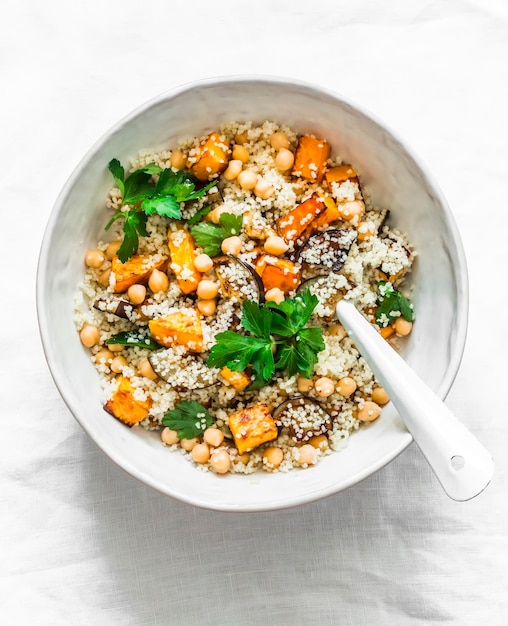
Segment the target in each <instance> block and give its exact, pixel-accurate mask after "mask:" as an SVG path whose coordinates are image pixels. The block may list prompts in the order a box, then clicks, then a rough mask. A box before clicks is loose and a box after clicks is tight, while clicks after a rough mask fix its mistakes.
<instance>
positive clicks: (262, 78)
mask: <svg viewBox="0 0 508 626" xmlns="http://www.w3.org/2000/svg"><path fill="white" fill-rule="evenodd" d="M255 82H260V83H269V84H271V85H279V86H281V87H282V88H284V87H285V86H286V87H295V86H296V87H300V88H302V89H305V90H307V91H310V92H314V93H320V94H322V95H324V96H326V97H328V98H332V99H334V100H336V101H338V102H340V103H342V104H344V105H346V106H349V107H351V108H352V109H354V110H356V111H357V112H358V113H360V114H361V115H363V116H365V117H366V118H368V119H370V120H371V121H372V122H374V123H375V124H377V125H378V126H379V127H380V128H382V129H383V130H385V131H386V132H387V133H388V134H390V135H391V137H392V139H393V140H394V141H395V142H397V143H398V144H399V145H400V147H401V148H402V149H403V151H404V152H405V153H406V154H407V155H408V157H409V158H410V159H411V160H412V161H413V162H414V164H415V165H416V166H417V168H418V169H419V170H420V172H421V173H422V175H423V177H424V178H425V180H426V183H427V184H428V185H429V187H430V188H432V190H433V192H434V193H435V196H436V198H437V200H438V202H439V204H440V205H441V207H442V210H443V216H444V221H445V223H446V226H447V228H448V231H449V233H450V234H451V245H452V248H453V253H454V255H455V259H456V261H457V263H456V289H457V311H456V324H455V343H454V346H453V350H452V351H451V354H450V359H449V362H448V366H447V369H446V373H445V376H444V377H443V380H442V381H441V384H440V386H439V388H438V389H437V391H436V393H437V395H438V396H439V397H440V398H441V399H442V400H444V399H445V398H446V396H447V394H448V392H449V391H450V388H451V386H452V385H453V382H454V380H455V378H456V376H457V373H458V370H459V367H460V363H461V361H462V357H463V354H464V349H465V345H466V336H467V327H468V317H469V311H468V306H469V284H468V269H467V261H466V256H465V252H464V247H463V244H462V240H461V237H460V233H459V230H458V227H457V224H456V222H455V219H454V217H453V214H452V211H451V209H450V206H449V205H448V202H447V200H446V198H445V196H444V194H443V192H442V190H441V188H440V186H439V185H438V183H437V181H436V180H435V178H434V175H433V174H432V173H431V172H430V171H429V168H428V167H427V165H426V164H425V163H424V162H423V161H422V159H421V158H420V157H419V156H418V155H417V154H416V153H415V152H414V150H413V149H412V148H411V147H410V146H408V145H407V144H406V142H405V141H404V140H403V139H402V138H401V137H400V136H399V135H398V133H397V132H396V131H394V130H393V128H392V127H391V126H390V125H389V124H387V123H386V122H385V121H383V120H381V119H380V118H378V117H377V115H376V114H374V113H372V112H371V111H370V110H369V109H367V108H366V107H364V106H363V105H359V104H357V103H356V102H355V101H354V100H352V99H351V98H349V97H346V96H344V95H342V94H341V93H338V92H336V91H334V90H332V89H328V88H326V87H323V86H322V85H319V84H315V83H311V82H308V81H303V80H300V79H296V78H290V77H283V76H278V75H270V74H267V75H265V74H249V75H241V74H233V75H224V76H212V77H208V78H203V79H200V80H193V81H189V82H186V83H182V84H180V85H178V86H176V87H174V88H173V89H170V90H168V91H164V92H162V93H160V94H158V95H156V96H154V97H152V98H150V99H149V100H147V101H146V102H144V103H142V104H140V105H138V106H137V107H135V108H134V109H132V110H131V111H130V112H129V113H127V114H126V115H124V116H123V117H122V118H121V119H120V120H119V121H118V122H117V123H116V124H114V125H113V126H111V127H110V128H109V129H107V130H106V131H105V132H104V133H103V134H102V135H101V136H100V137H99V138H98V139H97V140H96V141H95V142H94V143H93V144H92V146H91V147H90V148H89V149H88V150H87V152H86V153H85V154H84V156H83V157H82V158H81V159H80V160H79V162H78V163H77V165H76V166H75V167H74V169H73V171H72V172H71V174H70V176H69V177H68V179H67V181H66V182H65V184H64V186H63V187H62V189H61V191H60V193H59V194H58V196H57V198H56V200H55V203H54V205H53V208H52V210H51V213H50V215H49V218H48V222H47V224H46V228H45V230H44V234H43V238H42V242H41V248H40V252H39V259H38V263H37V272H36V311H37V320H38V326H39V334H40V338H41V343H42V347H43V351H44V355H45V358H46V361H47V364H48V368H49V370H50V374H51V376H52V378H53V380H54V383H55V385H56V387H57V389H58V391H59V393H60V396H61V397H62V399H63V401H64V403H65V404H66V405H67V407H68V409H69V410H70V412H71V414H72V415H73V416H74V418H75V419H76V421H77V422H78V423H79V424H80V426H81V427H82V428H83V430H84V431H85V432H86V433H87V434H88V436H89V437H90V438H91V439H92V441H93V442H94V443H95V444H96V445H97V447H98V448H100V449H101V450H102V452H104V453H105V454H106V455H107V456H108V457H109V458H110V459H111V460H112V461H114V462H115V463H116V464H117V465H118V466H119V467H120V468H122V469H123V470H124V471H126V472H127V473H128V474H130V475H131V476H133V477H134V478H136V479H138V480H139V481H141V482H142V483H144V484H146V485H149V486H150V487H153V488H154V489H156V490H157V491H159V492H161V493H163V494H165V495H168V496H171V497H173V498H175V499H178V500H180V501H182V502H185V503H187V504H191V505H194V506H197V507H200V508H204V509H209V510H216V511H225V512H254V511H272V510H281V509H286V508H291V507H294V506H298V505H301V504H306V503H309V502H313V501H316V500H319V499H321V498H325V497H327V496H331V495H333V494H336V493H340V492H342V491H344V490H346V489H349V488H350V487H353V486H354V485H356V484H358V483H360V482H361V481H363V480H365V479H366V478H368V477H369V476H371V475H373V474H375V473H376V472H377V471H379V470H380V469H382V468H383V467H385V466H386V465H388V463H390V462H391V461H392V460H393V459H395V458H396V457H397V456H398V455H399V454H401V453H402V452H403V451H404V450H405V449H406V448H407V447H408V446H409V445H410V444H411V443H412V441H413V438H412V436H411V434H410V433H409V432H406V433H404V436H403V437H400V438H399V444H398V445H397V446H394V448H393V450H392V451H391V452H390V453H389V454H385V455H384V456H383V457H381V458H379V459H377V460H376V461H375V462H373V463H371V464H369V465H368V466H367V467H366V468H365V469H364V470H363V471H361V472H358V473H356V474H354V475H353V476H351V477H349V478H348V479H347V480H344V481H342V482H341V483H340V484H337V485H335V486H334V485H331V486H329V487H326V488H323V489H317V490H314V491H312V492H311V493H309V494H306V495H302V496H300V497H297V498H295V497H292V498H291V499H289V500H287V501H286V500H282V501H279V500H278V501H274V502H273V503H267V504H254V505H252V506H249V505H240V506H235V505H234V504H230V503H227V504H221V503H220V502H219V503H212V502H210V503H209V502H202V501H200V500H198V499H196V498H195V497H193V496H192V494H190V495H189V494H182V493H179V492H176V491H174V490H172V489H171V488H168V486H167V485H165V484H163V483H162V482H161V481H158V480H156V479H153V478H152V477H151V476H149V475H147V474H145V472H144V471H142V470H140V469H138V468H137V467H135V466H133V465H132V464H131V463H130V462H129V461H128V460H126V459H125V458H124V457H122V456H121V455H120V454H117V453H116V452H115V451H114V450H111V449H108V447H107V446H106V445H104V442H100V443H99V441H97V438H96V437H95V434H94V433H93V432H92V430H91V429H90V428H89V426H88V424H87V421H86V419H83V416H82V415H81V411H80V408H79V406H77V405H76V404H75V402H74V401H73V398H71V396H70V394H69V393H67V391H66V389H65V385H64V384H63V382H62V379H61V373H60V366H59V359H58V354H57V353H56V350H54V349H53V345H52V342H51V338H50V331H49V320H48V316H47V315H46V310H45V305H44V294H45V292H46V272H45V268H46V265H47V259H48V256H49V254H50V240H51V236H52V233H53V230H54V228H55V224H56V222H57V218H58V215H59V213H60V210H61V208H62V206H63V204H64V203H65V200H66V198H67V196H68V194H69V192H70V190H71V189H72V187H73V186H74V184H75V182H76V180H77V179H78V178H79V176H80V174H81V171H82V170H83V169H84V167H85V166H86V164H87V163H88V162H89V161H90V160H91V159H92V158H93V157H94V155H95V154H96V153H97V152H98V151H99V150H100V149H101V148H102V147H103V146H104V144H106V143H107V141H108V140H109V138H110V136H111V135H113V134H115V133H117V132H118V131H120V130H121V129H122V128H123V127H124V126H126V125H128V124H129V123H130V122H131V121H132V120H133V119H135V118H136V117H138V116H139V115H141V114H143V113H144V112H146V111H148V110H149V109H151V108H152V107H154V106H156V105H158V104H160V103H162V102H165V101H170V100H172V99H174V98H176V97H177V96H179V95H180V94H182V93H184V92H187V91H191V90H194V89H200V88H203V87H206V86H215V87H217V86H220V85H223V84H230V83H255Z"/></svg>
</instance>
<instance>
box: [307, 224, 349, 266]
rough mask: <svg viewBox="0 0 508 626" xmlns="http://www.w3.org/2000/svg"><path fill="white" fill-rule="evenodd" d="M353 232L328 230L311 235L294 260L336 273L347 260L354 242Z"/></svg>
mask: <svg viewBox="0 0 508 626" xmlns="http://www.w3.org/2000/svg"><path fill="white" fill-rule="evenodd" d="M356 238H357V233H356V231H355V230H352V229H350V230H345V229H330V230H325V231H324V232H322V233H316V234H314V235H311V236H310V237H309V238H308V239H307V241H306V242H305V243H304V244H302V246H301V247H300V248H299V250H298V252H297V254H296V258H297V260H298V262H300V263H306V264H307V265H310V266H312V267H321V268H324V269H327V270H329V271H332V272H338V271H339V270H340V269H342V266H343V265H344V263H345V262H346V260H347V257H348V255H349V251H350V249H351V246H352V245H353V243H354V242H355V241H356Z"/></svg>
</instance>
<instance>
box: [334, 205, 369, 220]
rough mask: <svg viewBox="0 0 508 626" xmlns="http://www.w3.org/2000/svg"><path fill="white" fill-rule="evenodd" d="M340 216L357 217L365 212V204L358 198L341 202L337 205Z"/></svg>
mask: <svg viewBox="0 0 508 626" xmlns="http://www.w3.org/2000/svg"><path fill="white" fill-rule="evenodd" d="M337 208H338V210H339V213H340V216H341V217H342V218H343V219H345V220H349V221H351V220H353V219H354V218H355V217H356V218H357V219H358V218H359V217H360V216H361V215H363V214H364V212H365V205H364V203H363V202H361V201H360V200H352V201H351V202H343V203H341V204H339V205H338V206H337Z"/></svg>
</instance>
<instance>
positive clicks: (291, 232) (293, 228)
mask: <svg viewBox="0 0 508 626" xmlns="http://www.w3.org/2000/svg"><path fill="white" fill-rule="evenodd" d="M326 208H327V205H326V203H325V200H324V196H322V195H320V194H317V193H314V194H312V196H311V197H310V198H308V199H307V200H305V201H304V202H302V203H301V204H299V205H298V206H296V207H295V208H294V209H291V211H289V212H288V213H286V215H283V216H282V217H280V218H279V219H278V220H277V223H276V226H277V232H278V233H279V235H280V236H281V237H284V239H285V240H286V241H288V242H289V241H294V240H295V239H298V237H299V236H300V235H301V234H302V233H303V231H304V230H305V229H306V228H307V226H308V225H309V224H310V223H311V222H312V221H313V220H314V219H315V218H316V217H317V216H318V215H319V214H320V213H322V212H323V211H324V210H325V209H326Z"/></svg>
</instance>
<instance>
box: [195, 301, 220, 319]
mask: <svg viewBox="0 0 508 626" xmlns="http://www.w3.org/2000/svg"><path fill="white" fill-rule="evenodd" d="M196 306H197V307H198V311H199V312H200V313H201V314H202V315H205V316H206V317H210V315H213V314H214V313H215V311H216V310H217V302H216V301H215V300H198V302H197V304H196Z"/></svg>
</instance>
